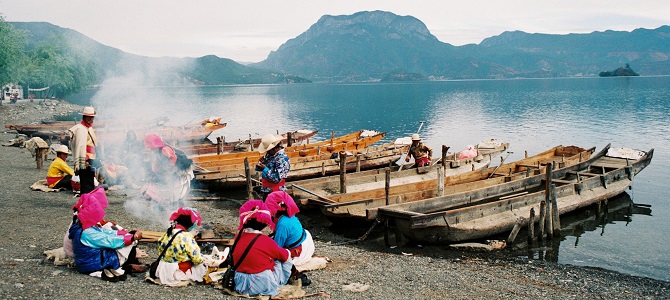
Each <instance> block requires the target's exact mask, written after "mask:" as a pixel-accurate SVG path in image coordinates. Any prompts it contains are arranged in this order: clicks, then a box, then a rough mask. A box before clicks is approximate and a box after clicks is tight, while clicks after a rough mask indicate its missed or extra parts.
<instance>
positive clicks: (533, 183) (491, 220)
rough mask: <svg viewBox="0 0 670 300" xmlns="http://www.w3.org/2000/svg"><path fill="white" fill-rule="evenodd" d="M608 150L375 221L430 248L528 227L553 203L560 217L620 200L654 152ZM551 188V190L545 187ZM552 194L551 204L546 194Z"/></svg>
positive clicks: (384, 210) (387, 212) (389, 209)
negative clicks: (631, 154) (388, 223)
mask: <svg viewBox="0 0 670 300" xmlns="http://www.w3.org/2000/svg"><path fill="white" fill-rule="evenodd" d="M613 150H614V149H610V148H609V145H608V146H607V147H606V148H605V149H604V150H603V151H600V152H599V153H598V154H597V155H595V156H593V157H592V158H591V159H589V160H586V161H584V162H581V163H578V164H575V165H572V166H568V167H565V168H561V169H557V170H553V171H552V172H550V173H551V176H547V175H546V174H541V175H535V176H530V177H527V178H523V179H518V180H513V181H510V182H506V183H502V184H498V185H495V186H491V187H486V188H481V189H476V190H471V191H467V192H463V193H458V194H452V195H449V196H446V197H438V198H431V199H426V200H422V201H417V202H411V203H404V204H396V205H390V206H386V207H381V208H379V209H378V212H377V217H378V218H383V219H388V220H393V221H394V223H395V225H396V226H397V227H398V230H399V231H400V232H401V233H402V234H403V235H404V236H405V237H407V238H409V239H411V240H414V241H419V242H426V243H452V242H460V241H466V240H473V239H483V238H486V237H489V236H492V235H496V234H501V233H505V232H509V231H511V230H512V228H513V227H514V226H515V224H517V223H519V224H520V225H522V226H527V225H528V222H529V221H528V220H529V215H530V210H531V209H534V210H535V212H536V213H537V212H539V207H540V202H542V201H546V200H547V199H551V197H554V198H555V201H556V202H557V204H558V205H557V206H558V212H559V214H565V213H568V212H571V211H573V210H575V209H578V208H581V207H585V206H588V205H591V204H594V203H597V202H599V201H602V200H606V199H608V198H611V197H614V196H616V195H619V194H621V193H623V192H625V190H626V189H627V188H628V187H629V186H630V184H631V182H632V180H633V179H634V177H635V175H637V174H638V173H639V172H640V171H641V170H642V169H644V168H645V167H646V166H647V165H649V163H651V159H652V157H653V153H654V150H653V149H651V150H650V151H648V152H646V153H645V152H642V151H637V152H639V153H641V155H640V156H638V157H637V158H622V157H620V156H616V155H614V154H613V152H614V151H613ZM547 182H549V183H550V185H547ZM545 190H549V191H550V193H549V198H548V196H547V192H546V191H545Z"/></svg>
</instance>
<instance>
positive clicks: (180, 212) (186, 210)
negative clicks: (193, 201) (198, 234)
mask: <svg viewBox="0 0 670 300" xmlns="http://www.w3.org/2000/svg"><path fill="white" fill-rule="evenodd" d="M179 216H190V217H191V223H193V224H196V225H198V226H200V225H202V218H200V214H199V213H198V211H197V210H195V208H190V207H180V208H178V209H177V211H175V212H173V213H172V215H170V221H174V220H177V218H178V217H179Z"/></svg>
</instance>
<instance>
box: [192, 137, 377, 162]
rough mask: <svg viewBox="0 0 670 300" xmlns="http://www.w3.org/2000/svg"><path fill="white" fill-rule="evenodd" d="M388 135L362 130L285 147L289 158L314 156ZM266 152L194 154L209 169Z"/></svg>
mask: <svg viewBox="0 0 670 300" xmlns="http://www.w3.org/2000/svg"><path fill="white" fill-rule="evenodd" d="M385 136H386V133H385V132H377V131H369V130H361V131H357V132H354V133H351V134H347V135H346V136H342V137H339V138H335V139H331V140H327V141H321V142H317V143H311V144H303V145H298V146H292V147H285V148H284V151H285V152H286V154H287V155H288V157H289V158H294V157H299V156H303V157H304V156H312V155H319V154H324V153H337V152H340V151H351V150H360V149H365V148H367V147H369V146H370V145H372V144H374V143H376V142H378V141H380V140H381V139H383V138H384V137H385ZM263 155H264V154H262V153H259V152H258V151H247V152H234V153H223V154H218V155H198V156H192V157H191V159H193V162H194V163H195V164H196V166H198V167H200V168H204V169H208V170H210V171H211V170H212V168H214V167H217V166H225V165H229V164H239V163H241V162H243V161H244V158H248V159H249V162H250V163H254V164H255V163H256V162H257V161H258V159H259V158H261V157H262V156H263Z"/></svg>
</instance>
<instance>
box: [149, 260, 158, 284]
mask: <svg viewBox="0 0 670 300" xmlns="http://www.w3.org/2000/svg"><path fill="white" fill-rule="evenodd" d="M159 260H160V258H159V259H157V260H156V261H154V262H152V263H151V265H150V266H149V277H151V278H153V279H156V278H157V277H156V270H157V269H158V261H159Z"/></svg>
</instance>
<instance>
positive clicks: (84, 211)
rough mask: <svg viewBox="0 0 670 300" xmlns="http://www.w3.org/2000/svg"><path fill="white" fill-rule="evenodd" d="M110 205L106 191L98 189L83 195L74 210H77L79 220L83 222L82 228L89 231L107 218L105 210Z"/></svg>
mask: <svg viewBox="0 0 670 300" xmlns="http://www.w3.org/2000/svg"><path fill="white" fill-rule="evenodd" d="M108 205H109V203H108V202H107V196H106V195H105V190H104V189H103V188H101V187H98V188H96V189H94V190H92V191H91V192H89V193H86V194H82V195H81V197H79V201H77V204H75V205H74V206H73V207H72V209H76V210H77V218H78V219H79V221H80V222H81V227H82V228H83V229H87V228H90V227H93V226H94V225H95V224H97V223H98V222H100V221H101V220H102V219H103V218H104V217H105V208H107V206H108Z"/></svg>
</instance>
